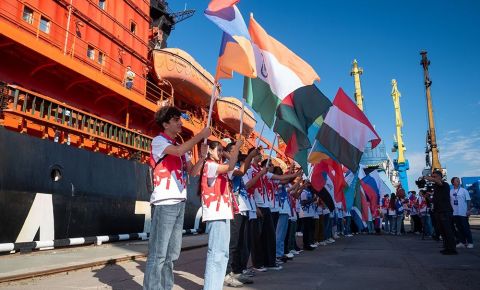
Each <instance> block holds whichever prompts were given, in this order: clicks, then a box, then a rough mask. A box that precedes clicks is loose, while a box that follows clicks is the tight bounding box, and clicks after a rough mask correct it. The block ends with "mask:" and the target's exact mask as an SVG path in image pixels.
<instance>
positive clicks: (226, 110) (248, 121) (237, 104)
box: [214, 97, 257, 136]
mask: <svg viewBox="0 0 480 290" xmlns="http://www.w3.org/2000/svg"><path fill="white" fill-rule="evenodd" d="M214 110H215V112H216V114H217V116H218V119H219V120H220V121H221V122H222V123H224V124H225V126H227V127H228V128H230V129H232V130H234V131H235V132H237V133H239V132H240V116H241V114H242V102H241V101H240V100H238V99H237V98H234V97H223V98H220V99H218V100H217V102H216V104H215V107H214ZM255 124H257V121H256V120H255V117H254V115H253V113H252V111H250V110H249V109H248V108H246V107H245V113H244V114H243V132H242V135H245V136H248V135H249V134H250V133H252V132H253V129H255Z"/></svg>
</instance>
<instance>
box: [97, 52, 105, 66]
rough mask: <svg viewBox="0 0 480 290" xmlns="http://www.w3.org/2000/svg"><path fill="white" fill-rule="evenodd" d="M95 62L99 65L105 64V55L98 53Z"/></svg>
mask: <svg viewBox="0 0 480 290" xmlns="http://www.w3.org/2000/svg"><path fill="white" fill-rule="evenodd" d="M97 61H98V63H99V64H101V65H104V64H105V53H103V52H101V51H99V52H98V60H97Z"/></svg>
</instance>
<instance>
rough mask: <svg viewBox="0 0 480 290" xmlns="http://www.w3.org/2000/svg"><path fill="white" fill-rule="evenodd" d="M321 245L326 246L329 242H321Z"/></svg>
mask: <svg viewBox="0 0 480 290" xmlns="http://www.w3.org/2000/svg"><path fill="white" fill-rule="evenodd" d="M319 244H320V246H326V245H327V242H325V241H323V242H320V243H319Z"/></svg>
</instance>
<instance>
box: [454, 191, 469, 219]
mask: <svg viewBox="0 0 480 290" xmlns="http://www.w3.org/2000/svg"><path fill="white" fill-rule="evenodd" d="M469 200H471V198H470V194H469V193H468V190H466V189H465V188H463V187H459V188H457V189H454V188H452V189H450V203H451V204H452V208H453V215H456V216H467V201H469Z"/></svg>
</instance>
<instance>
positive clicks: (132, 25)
mask: <svg viewBox="0 0 480 290" xmlns="http://www.w3.org/2000/svg"><path fill="white" fill-rule="evenodd" d="M136 31H137V24H136V23H135V22H133V21H132V22H130V32H131V33H133V34H135V32H136Z"/></svg>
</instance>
